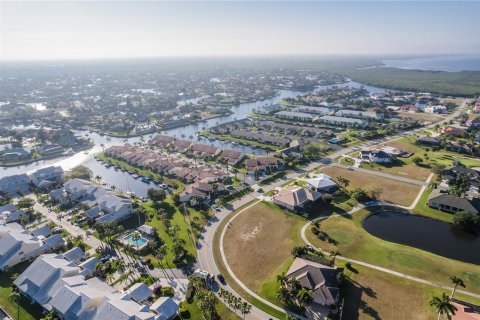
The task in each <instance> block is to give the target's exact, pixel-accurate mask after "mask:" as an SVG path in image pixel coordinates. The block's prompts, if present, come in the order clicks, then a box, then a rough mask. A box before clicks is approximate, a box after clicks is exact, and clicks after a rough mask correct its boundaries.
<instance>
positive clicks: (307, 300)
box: [297, 288, 313, 308]
mask: <svg viewBox="0 0 480 320" xmlns="http://www.w3.org/2000/svg"><path fill="white" fill-rule="evenodd" d="M297 299H298V302H299V304H300V307H302V308H303V307H304V306H305V305H306V304H307V305H309V304H311V303H312V302H313V297H312V291H311V290H308V289H305V288H301V289H300V290H299V291H298V293H297Z"/></svg>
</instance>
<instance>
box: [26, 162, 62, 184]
mask: <svg viewBox="0 0 480 320" xmlns="http://www.w3.org/2000/svg"><path fill="white" fill-rule="evenodd" d="M28 177H29V179H30V181H31V182H32V184H33V185H34V186H36V187H41V185H42V184H43V185H45V183H52V184H55V183H59V182H61V181H62V180H63V169H62V167H58V166H51V167H47V168H43V169H39V170H37V171H35V172H33V173H31V174H30V175H29V176H28Z"/></svg>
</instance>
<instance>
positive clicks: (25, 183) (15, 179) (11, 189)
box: [0, 173, 30, 194]
mask: <svg viewBox="0 0 480 320" xmlns="http://www.w3.org/2000/svg"><path fill="white" fill-rule="evenodd" d="M29 190H30V180H29V179H28V176H27V175H26V174H25V173H22V174H16V175H13V176H7V177H3V178H0V193H6V194H14V193H17V192H18V191H20V192H22V193H23V192H28V191H29Z"/></svg>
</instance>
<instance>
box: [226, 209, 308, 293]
mask: <svg viewBox="0 0 480 320" xmlns="http://www.w3.org/2000/svg"><path fill="white" fill-rule="evenodd" d="M305 222H306V221H305V219H304V218H302V217H300V216H298V215H296V214H293V213H288V212H285V211H283V210H282V209H280V208H278V207H277V206H275V205H273V204H269V203H259V204H257V205H255V206H253V207H251V208H249V209H247V210H246V211H244V212H243V213H242V214H240V215H239V216H238V217H237V218H236V219H235V220H234V221H233V222H232V223H231V224H230V225H229V226H228V229H227V232H226V233H225V238H224V249H225V255H226V258H227V261H228V264H229V265H230V267H231V268H232V270H233V272H234V273H235V275H236V276H237V277H238V278H239V279H240V280H241V281H242V282H243V283H244V284H245V285H246V286H247V287H249V288H250V289H252V290H253V291H258V290H259V288H260V286H261V284H262V283H263V282H265V281H266V280H268V279H270V277H272V275H276V274H277V272H278V271H279V270H278V269H279V267H280V268H281V266H283V265H284V264H285V263H286V262H287V261H288V260H289V259H291V257H292V256H291V250H292V248H293V247H294V246H296V245H298V244H300V243H301V242H302V240H301V238H300V229H301V227H302V225H303V224H304V223H305Z"/></svg>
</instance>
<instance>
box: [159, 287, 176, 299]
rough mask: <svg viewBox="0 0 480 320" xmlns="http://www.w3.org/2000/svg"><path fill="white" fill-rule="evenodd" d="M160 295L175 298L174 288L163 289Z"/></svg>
mask: <svg viewBox="0 0 480 320" xmlns="http://www.w3.org/2000/svg"><path fill="white" fill-rule="evenodd" d="M160 294H161V295H162V296H166V297H173V295H174V294H175V292H174V291H173V288H172V287H163V288H161V289H160Z"/></svg>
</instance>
